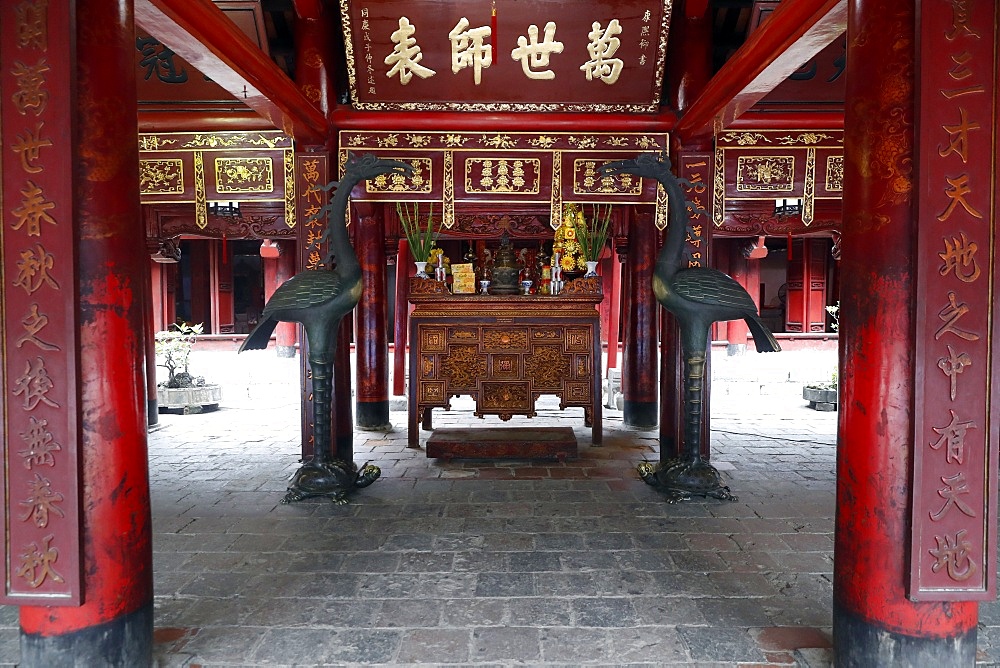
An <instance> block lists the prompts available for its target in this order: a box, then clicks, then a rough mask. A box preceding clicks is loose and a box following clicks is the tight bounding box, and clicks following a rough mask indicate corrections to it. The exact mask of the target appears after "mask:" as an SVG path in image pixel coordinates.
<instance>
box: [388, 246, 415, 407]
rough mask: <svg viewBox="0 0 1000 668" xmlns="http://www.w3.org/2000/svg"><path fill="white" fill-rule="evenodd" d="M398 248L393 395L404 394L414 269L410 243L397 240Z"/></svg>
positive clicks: (394, 317) (394, 315)
mask: <svg viewBox="0 0 1000 668" xmlns="http://www.w3.org/2000/svg"><path fill="white" fill-rule="evenodd" d="M398 248H399V250H398V251H397V252H396V312H395V313H394V314H393V319H392V320H393V337H392V341H393V351H394V352H393V355H392V393H393V395H395V396H397V397H398V396H403V395H405V394H406V337H407V330H408V329H409V327H408V323H409V320H410V318H409V314H410V304H409V302H408V301H407V294H409V291H410V272H411V271H415V269H416V267H415V266H414V264H413V259H412V258H411V257H410V244H409V243H408V242H407V241H406V239H400V240H399V246H398Z"/></svg>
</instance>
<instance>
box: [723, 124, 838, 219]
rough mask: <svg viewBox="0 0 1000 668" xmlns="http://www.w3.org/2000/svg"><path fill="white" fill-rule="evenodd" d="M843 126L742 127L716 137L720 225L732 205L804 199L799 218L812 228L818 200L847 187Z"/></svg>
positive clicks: (765, 205)
mask: <svg viewBox="0 0 1000 668" xmlns="http://www.w3.org/2000/svg"><path fill="white" fill-rule="evenodd" d="M843 135H844V133H843V131H842V130H824V131H814V130H740V131H729V132H723V133H721V134H719V135H718V136H717V137H716V140H715V160H714V171H715V174H714V179H713V192H712V200H711V201H712V211H711V214H712V221H713V222H714V224H715V226H716V227H722V226H723V225H724V224H726V222H727V220H728V215H729V214H728V212H729V210H730V209H737V210H738V209H740V207H741V205H743V204H746V205H748V206H750V207H756V206H759V207H761V208H762V209H763V208H766V209H768V210H771V211H773V210H774V201H775V200H776V199H789V200H802V212H801V214H800V215H799V216H797V217H796V219H797V220H798V221H800V222H801V224H802V225H804V226H806V227H809V226H810V225H811V224H812V223H813V221H814V220H815V219H816V206H817V203H818V202H821V201H823V200H829V201H831V202H834V201H839V199H840V197H841V193H842V191H843V173H844V171H843V156H844V136H843Z"/></svg>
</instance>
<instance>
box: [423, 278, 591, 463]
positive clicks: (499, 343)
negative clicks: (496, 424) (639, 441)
mask: <svg viewBox="0 0 1000 668" xmlns="http://www.w3.org/2000/svg"><path fill="white" fill-rule="evenodd" d="M578 280H582V281H584V282H583V283H580V284H579V285H578V286H575V287H574V288H573V289H572V290H569V289H567V290H566V291H565V292H564V293H563V294H561V295H559V296H556V297H551V296H535V295H530V296H519V295H518V296H493V295H452V294H450V293H449V292H448V291H447V289H446V288H445V287H444V286H443V284H441V283H438V282H437V281H422V280H421V281H414V282H412V283H411V289H410V295H409V300H410V302H412V303H413V304H414V310H413V313H412V314H411V315H410V390H409V392H410V395H409V431H408V445H409V447H411V448H415V447H418V446H419V440H420V439H419V435H420V434H419V426H420V425H419V424H418V423H419V422H422V424H423V428H424V429H431V409H433V408H450V399H451V397H453V396H460V395H469V396H471V397H472V398H473V399H474V400H475V402H476V409H475V413H474V414H475V415H477V416H479V417H483V416H485V415H496V416H498V417H499V418H500V419H501V420H504V421H506V420H509V419H511V417H513V416H514V415H526V416H528V417H534V416H535V415H536V412H535V401H536V400H537V399H538V397H540V396H541V395H543V394H554V395H556V396H558V397H559V398H560V402H559V407H560V408H561V409H564V408H567V407H573V406H579V407H582V408H583V411H584V424H585V425H586V426H588V427H591V429H592V431H591V439H592V442H593V444H594V445H600V443H601V384H600V382H601V381H600V369H601V331H600V328H601V324H600V314H599V313H598V310H597V305H598V304H599V303H600V302H601V300H602V295H601V293H600V284H599V280H600V279H578ZM569 285H571V284H567V286H569ZM485 447H488V446H485ZM438 456H448V453H444V454H443V455H442V454H441V453H439V455H438ZM455 456H461V455H457V454H456V455H455ZM487 456H488V455H487ZM497 456H502V454H498V455H497Z"/></svg>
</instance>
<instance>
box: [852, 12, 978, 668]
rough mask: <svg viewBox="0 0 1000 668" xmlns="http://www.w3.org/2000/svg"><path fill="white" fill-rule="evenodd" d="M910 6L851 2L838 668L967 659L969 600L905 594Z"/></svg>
mask: <svg viewBox="0 0 1000 668" xmlns="http://www.w3.org/2000/svg"><path fill="white" fill-rule="evenodd" d="M914 9H915V5H914V3H913V2H911V1H910V0H887V1H886V2H881V3H878V4H877V7H876V6H874V5H872V6H869V4H868V3H863V2H858V1H857V0H852V2H851V3H850V5H849V14H848V27H847V49H848V53H847V59H848V62H850V63H852V67H853V66H854V65H853V64H859V66H860V68H863V70H864V72H865V74H864V76H851V77H849V78H848V82H847V92H846V105H845V107H846V113H845V118H844V129H845V141H844V225H843V230H844V232H843V237H842V239H843V252H842V256H841V277H842V287H841V294H842V295H843V297H844V298H843V299H842V300H841V303H840V307H841V311H840V357H841V359H840V363H841V394H840V413H839V419H840V425H839V439H838V441H839V442H838V448H837V519H836V543H835V548H834V592H833V628H834V647H835V654H836V663H837V665H838V666H899V665H909V666H971V665H973V664H974V663H975V655H976V623H977V605H976V603H970V602H952V603H941V602H924V603H915V602H912V601H910V600H908V599H907V597H906V591H905V584H906V583H907V582H908V581H909V554H908V548H909V545H910V531H909V523H910V518H909V512H910V510H909V509H910V490H911V479H910V474H911V467H912V461H913V447H914V444H913V433H914V430H913V414H912V402H913V396H914V392H913V387H914V370H913V356H912V353H913V346H914V318H913V313H914V304H915V295H914V282H913V274H912V271H913V262H914V251H915V249H914V244H913V238H914V227H915V221H916V217H915V212H914V207H915V204H916V202H915V196H916V195H917V194H916V193H915V192H914V190H913V189H911V169H912V166H913V164H914V161H913V157H914V156H913V144H914V134H913V128H914V116H915V112H914V76H915V72H914V38H915V27H914V26H915V16H914ZM852 71H853V70H852ZM873 161H877V166H875V165H873Z"/></svg>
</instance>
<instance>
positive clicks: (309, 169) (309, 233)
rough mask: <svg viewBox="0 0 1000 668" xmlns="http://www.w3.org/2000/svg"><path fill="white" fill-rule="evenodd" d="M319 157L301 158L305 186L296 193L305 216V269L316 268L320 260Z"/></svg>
mask: <svg viewBox="0 0 1000 668" xmlns="http://www.w3.org/2000/svg"><path fill="white" fill-rule="evenodd" d="M319 178H320V173H319V159H318V158H308V159H305V160H302V179H303V181H305V188H303V190H302V192H301V193H300V194H299V195H298V196H299V197H300V198H301V199H302V201H303V207H302V213H303V215H304V216H305V222H304V223H303V224H304V225H305V227H306V239H305V256H306V269H307V270H314V269H318V268H319V265H320V262H321V261H322V258H321V255H320V239H321V238H322V236H323V221H322V220H320V218H319V212H320V210H321V209H322V207H323V190H322V188H321V187H320V185H319Z"/></svg>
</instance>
